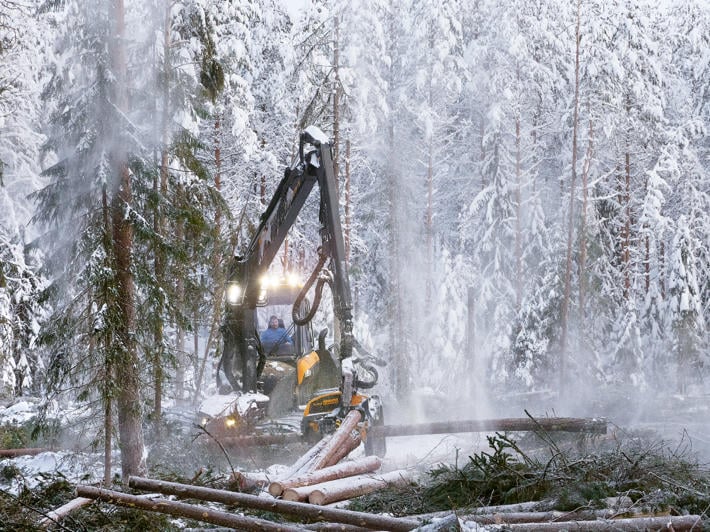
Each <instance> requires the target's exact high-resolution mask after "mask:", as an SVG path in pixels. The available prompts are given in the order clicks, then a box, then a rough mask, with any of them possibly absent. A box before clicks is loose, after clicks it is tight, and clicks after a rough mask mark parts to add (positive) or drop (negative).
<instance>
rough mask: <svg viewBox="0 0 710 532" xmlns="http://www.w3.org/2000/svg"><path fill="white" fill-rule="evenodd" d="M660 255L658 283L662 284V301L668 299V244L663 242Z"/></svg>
mask: <svg viewBox="0 0 710 532" xmlns="http://www.w3.org/2000/svg"><path fill="white" fill-rule="evenodd" d="M659 236H661V235H659ZM658 255H659V258H658V260H659V262H660V266H659V270H660V272H659V274H658V282H659V283H661V299H666V244H665V242H663V241H661V246H660V249H659V251H658Z"/></svg>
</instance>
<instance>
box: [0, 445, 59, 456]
mask: <svg viewBox="0 0 710 532" xmlns="http://www.w3.org/2000/svg"><path fill="white" fill-rule="evenodd" d="M49 450H50V449H47V448H46V447H27V448H24V449H0V458H15V457H17V456H35V455H37V454H39V453H46V452H48V451H49Z"/></svg>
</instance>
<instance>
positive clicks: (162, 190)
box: [152, 9, 170, 440]
mask: <svg viewBox="0 0 710 532" xmlns="http://www.w3.org/2000/svg"><path fill="white" fill-rule="evenodd" d="M169 58H170V10H169V9H166V10H165V19H164V27H163V80H162V100H163V106H162V116H161V120H160V129H161V131H160V134H161V140H162V142H161V144H162V145H161V148H160V171H159V176H158V181H156V183H155V187H154V188H155V193H156V197H158V198H159V200H158V204H157V207H156V212H155V233H156V235H157V237H158V239H163V238H164V237H165V215H164V213H163V203H162V202H163V201H164V200H165V198H166V195H167V191H168V142H169V131H168V112H169V108H170V81H169V73H170V64H169V63H170V59H169ZM155 281H156V283H157V284H158V286H159V287H163V286H164V285H165V254H164V253H163V250H162V246H161V245H160V244H158V245H156V248H155ZM158 298H159V299H158V302H157V304H156V316H154V318H153V319H154V320H155V325H154V331H153V342H154V345H153V360H152V363H153V408H154V410H153V432H154V436H155V439H156V440H158V439H159V438H160V425H161V418H162V416H163V341H164V325H163V313H164V308H165V304H164V300H163V296H162V290H160V291H159V295H158Z"/></svg>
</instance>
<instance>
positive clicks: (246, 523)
mask: <svg viewBox="0 0 710 532" xmlns="http://www.w3.org/2000/svg"><path fill="white" fill-rule="evenodd" d="M76 491H77V494H79V495H80V496H81V497H86V498H90V499H96V500H99V501H104V502H107V503H110V504H114V505H117V506H124V507H127V508H137V509H140V510H146V511H149V512H159V513H163V514H168V515H173V516H176V517H187V518H190V519H195V520H198V521H203V522H205V523H212V524H215V525H222V526H228V527H230V528H234V529H236V530H250V531H251V530H253V531H257V532H265V531H274V532H291V531H293V532H298V531H301V530H303V528H302V527H300V526H295V525H288V524H284V523H275V522H273V521H267V520H266V519H257V518H255V517H243V516H240V515H236V514H235V513H233V512H222V511H219V510H213V509H211V508H206V507H204V506H195V505H193V504H186V503H184V502H175V501H170V500H167V499H162V498H155V499H153V498H147V497H137V496H135V495H128V494H126V493H122V492H120V491H112V490H105V489H100V488H94V487H93V486H77V488H76Z"/></svg>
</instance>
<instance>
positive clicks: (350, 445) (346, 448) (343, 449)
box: [316, 430, 362, 471]
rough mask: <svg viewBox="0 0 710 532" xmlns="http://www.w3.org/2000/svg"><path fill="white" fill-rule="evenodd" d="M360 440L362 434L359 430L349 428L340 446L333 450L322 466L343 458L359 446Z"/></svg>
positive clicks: (328, 465)
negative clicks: (348, 432)
mask: <svg viewBox="0 0 710 532" xmlns="http://www.w3.org/2000/svg"><path fill="white" fill-rule="evenodd" d="M361 442H362V435H361V434H360V431H359V430H351V431H350V434H349V435H348V437H347V438H346V439H345V440H344V441H343V443H342V444H341V445H340V447H338V448H337V449H336V450H335V452H334V453H333V455H332V456H331V457H330V458H329V459H328V460H327V461H326V462H325V463H324V465H323V467H330V466H333V465H335V464H337V463H338V462H340V461H341V460H342V459H343V458H345V457H346V456H347V455H349V454H350V453H351V452H353V451H354V450H355V449H357V448H358V447H359V446H360V443H361ZM316 471H318V469H316Z"/></svg>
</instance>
